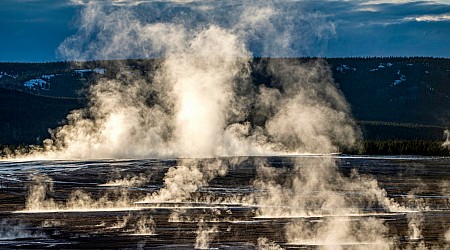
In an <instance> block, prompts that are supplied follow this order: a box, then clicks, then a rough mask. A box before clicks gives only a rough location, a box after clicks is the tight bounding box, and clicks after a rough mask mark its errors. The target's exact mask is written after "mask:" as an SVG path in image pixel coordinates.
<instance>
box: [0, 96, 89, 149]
mask: <svg viewBox="0 0 450 250" xmlns="http://www.w3.org/2000/svg"><path fill="white" fill-rule="evenodd" d="M82 106H84V104H83V103H82V101H81V100H79V99H75V98H55V97H45V96H36V95H32V94H28V93H25V92H21V91H17V90H10V89H3V88H0V145H1V144H3V145H8V144H12V145H20V144H39V143H41V142H42V140H44V139H46V138H49V136H50V135H49V132H48V129H49V128H56V127H58V126H59V125H60V124H61V123H62V122H63V120H64V118H65V117H66V116H67V115H68V114H69V112H70V111H71V110H74V109H78V108H81V107H82Z"/></svg>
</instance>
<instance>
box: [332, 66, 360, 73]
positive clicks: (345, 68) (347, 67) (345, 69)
mask: <svg viewBox="0 0 450 250" xmlns="http://www.w3.org/2000/svg"><path fill="white" fill-rule="evenodd" d="M336 70H337V71H340V72H341V73H345V71H347V70H353V71H356V69H355V68H350V67H349V66H348V65H346V64H341V65H339V67H337V68H336Z"/></svg>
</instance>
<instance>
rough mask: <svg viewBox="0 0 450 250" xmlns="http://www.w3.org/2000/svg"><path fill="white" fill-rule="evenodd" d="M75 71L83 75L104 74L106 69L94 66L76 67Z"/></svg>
mask: <svg viewBox="0 0 450 250" xmlns="http://www.w3.org/2000/svg"><path fill="white" fill-rule="evenodd" d="M74 71H75V73H77V74H80V75H81V76H83V74H84V73H96V74H99V75H104V74H105V73H106V69H104V68H95V69H76V70H74Z"/></svg>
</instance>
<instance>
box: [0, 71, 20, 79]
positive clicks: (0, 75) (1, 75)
mask: <svg viewBox="0 0 450 250" xmlns="http://www.w3.org/2000/svg"><path fill="white" fill-rule="evenodd" d="M4 76H9V77H12V78H14V79H16V78H17V77H18V75H10V74H8V73H6V72H3V71H2V72H0V78H2V77H4Z"/></svg>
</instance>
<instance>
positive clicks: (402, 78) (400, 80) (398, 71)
mask: <svg viewBox="0 0 450 250" xmlns="http://www.w3.org/2000/svg"><path fill="white" fill-rule="evenodd" d="M397 76H398V77H399V79H397V80H394V82H393V83H392V85H393V86H396V85H398V84H400V83H401V82H404V81H406V76H405V75H403V74H402V73H401V72H400V70H397Z"/></svg>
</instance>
